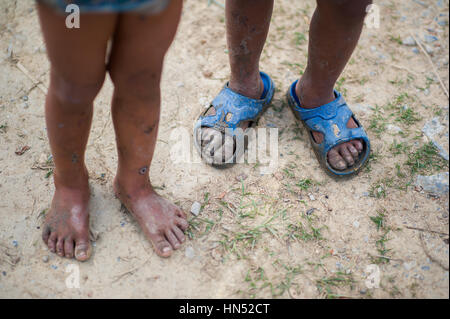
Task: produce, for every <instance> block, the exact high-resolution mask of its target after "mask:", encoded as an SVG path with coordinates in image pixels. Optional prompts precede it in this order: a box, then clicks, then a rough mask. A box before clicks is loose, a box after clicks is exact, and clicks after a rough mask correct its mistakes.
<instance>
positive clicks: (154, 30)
mask: <svg viewBox="0 0 450 319" xmlns="http://www.w3.org/2000/svg"><path fill="white" fill-rule="evenodd" d="M181 7H182V1H181V0H172V1H171V3H170V5H169V6H168V8H167V9H166V10H165V11H164V12H162V13H161V14H159V15H149V16H143V15H138V14H122V15H120V17H119V21H118V27H117V31H116V34H115V38H114V44H113V48H112V54H111V60H110V61H111V62H110V67H109V69H110V74H111V78H112V80H113V82H114V85H115V90H114V98H113V103H112V113H113V121H114V127H115V130H116V135H117V148H118V153H119V165H118V170H117V176H116V179H115V182H114V187H115V192H116V195H117V196H118V197H119V199H120V200H121V201H122V203H123V204H124V205H125V206H126V207H127V208H128V210H129V211H130V212H131V213H132V215H133V216H134V217H135V218H136V220H137V221H138V222H139V224H140V226H141V227H142V229H143V231H144V233H145V235H146V236H147V237H148V239H149V240H150V241H151V242H152V244H153V246H154V248H155V251H156V253H157V254H158V255H160V256H162V257H168V256H170V255H171V254H172V252H173V249H178V248H179V247H180V246H181V243H182V242H183V241H184V240H185V237H184V230H186V228H187V226H188V224H187V221H186V215H185V214H184V212H182V211H181V210H180V209H179V208H178V207H176V206H175V205H173V204H172V203H170V202H169V201H167V200H165V199H163V198H162V197H160V196H159V195H158V194H156V192H155V191H154V190H153V188H152V185H151V183H150V179H149V168H150V163H151V160H152V157H153V151H154V148H155V143H156V137H157V132H158V123H159V114H160V78H161V71H162V67H163V60H164V56H165V54H166V51H167V49H168V48H169V46H170V44H171V43H172V40H173V37H174V35H175V32H176V29H177V25H178V21H179V17H180V13H181ZM168 165H170V163H168Z"/></svg>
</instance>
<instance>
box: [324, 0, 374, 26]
mask: <svg viewBox="0 0 450 319" xmlns="http://www.w3.org/2000/svg"><path fill="white" fill-rule="evenodd" d="M370 4H372V0H317V7H318V9H319V10H321V9H322V10H326V11H327V12H329V13H330V14H333V15H334V16H336V17H337V18H338V19H341V20H342V22H345V23H360V22H361V21H363V20H364V18H365V16H366V10H367V7H368V6H369V5H370Z"/></svg>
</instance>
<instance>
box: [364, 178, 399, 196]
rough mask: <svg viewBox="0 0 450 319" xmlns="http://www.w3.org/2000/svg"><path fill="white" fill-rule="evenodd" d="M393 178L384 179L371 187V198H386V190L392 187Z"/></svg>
mask: <svg viewBox="0 0 450 319" xmlns="http://www.w3.org/2000/svg"><path fill="white" fill-rule="evenodd" d="M392 182H393V179H392V178H383V179H380V180H378V181H377V182H375V183H374V184H372V185H371V186H370V189H369V196H371V197H375V198H381V197H386V195H387V194H386V190H387V188H388V187H391V186H392Z"/></svg>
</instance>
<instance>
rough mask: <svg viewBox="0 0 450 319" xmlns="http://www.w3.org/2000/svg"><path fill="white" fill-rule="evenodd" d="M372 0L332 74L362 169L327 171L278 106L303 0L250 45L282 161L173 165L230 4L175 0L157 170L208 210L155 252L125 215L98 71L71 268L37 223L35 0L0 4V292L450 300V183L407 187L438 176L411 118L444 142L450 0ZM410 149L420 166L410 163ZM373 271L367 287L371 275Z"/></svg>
mask: <svg viewBox="0 0 450 319" xmlns="http://www.w3.org/2000/svg"><path fill="white" fill-rule="evenodd" d="M376 2H377V4H378V6H379V8H380V17H381V23H380V28H379V29H374V28H372V29H371V28H366V29H365V30H364V32H363V35H362V38H361V41H360V43H359V45H358V47H357V49H356V51H355V53H354V55H353V58H352V60H351V62H350V63H349V65H348V67H347V68H346V70H345V72H344V74H343V78H342V79H341V80H340V83H339V88H340V90H341V91H343V92H345V95H346V98H347V101H348V102H349V104H350V105H353V106H354V107H353V109H354V110H355V113H356V114H357V116H358V117H359V119H360V121H361V122H362V124H363V125H364V126H365V127H366V128H367V131H368V133H369V135H370V138H371V141H372V147H373V155H372V157H371V161H370V165H369V166H368V167H367V168H366V169H365V170H364V171H363V172H362V173H361V174H359V175H358V176H357V177H355V178H353V179H350V180H344V181H335V180H334V179H332V178H330V177H328V176H327V175H326V174H325V173H324V172H323V171H322V170H321V169H320V167H319V165H318V163H317V161H316V159H315V157H314V154H313V152H312V151H311V148H310V146H309V141H308V139H307V135H306V134H305V132H304V131H303V129H302V128H301V126H299V125H298V123H297V122H296V120H295V118H294V116H293V115H292V113H291V112H290V110H289V109H288V107H287V106H286V102H285V100H284V92H285V91H286V89H287V88H288V86H289V84H290V83H291V82H292V81H293V80H294V79H295V78H296V77H297V76H298V74H299V73H300V72H301V71H302V70H303V69H304V66H305V64H306V53H307V38H308V36H307V30H308V25H309V21H310V17H311V15H312V12H313V9H314V1H311V0H305V1H288V0H277V1H276V5H275V11H274V15H273V23H272V25H271V30H270V35H269V38H268V42H267V45H266V47H265V49H264V52H263V56H262V62H261V68H262V70H265V71H267V72H269V73H270V75H271V76H272V77H273V79H274V81H275V82H276V85H277V88H278V90H277V92H276V95H275V99H274V102H273V105H272V107H271V108H269V110H268V111H267V112H266V114H265V115H264V116H263V118H262V120H261V121H260V123H259V126H260V127H278V128H279V132H280V136H279V158H278V159H279V161H278V166H277V167H276V170H275V171H274V172H273V173H271V174H265V175H261V173H260V169H259V168H260V166H259V165H255V164H240V165H236V166H234V167H233V168H230V169H227V170H217V169H214V168H211V167H208V166H207V165H205V164H203V163H190V164H186V163H173V162H171V161H170V160H168V159H169V158H170V145H172V144H173V143H175V142H176V141H175V140H173V139H171V133H172V132H173V130H174V129H175V128H178V129H179V128H184V129H186V130H187V131H188V132H189V133H191V132H192V125H193V121H194V120H195V118H196V117H197V115H198V114H199V112H200V111H201V109H202V108H203V107H204V105H205V104H207V103H208V102H209V101H210V100H211V99H212V98H213V97H214V96H215V94H217V92H218V91H219V90H220V88H221V86H222V85H223V83H224V82H225V81H226V79H227V77H228V74H229V67H228V59H227V51H226V42H225V25H224V10H223V9H222V8H221V7H220V6H217V5H211V6H208V1H206V0H202V1H200V0H198V1H197V0H186V2H185V8H184V13H183V18H182V22H181V26H180V28H179V31H178V34H177V38H176V40H175V42H174V44H173V46H172V48H171V50H170V52H169V54H168V56H167V59H166V65H165V70H164V76H163V81H162V92H163V103H162V110H163V111H162V117H161V125H160V130H159V137H158V144H157V147H156V152H155V157H154V160H153V165H152V167H151V179H152V181H153V182H154V184H155V185H157V186H158V187H159V188H160V193H161V194H163V195H164V196H166V197H167V198H170V199H171V200H173V201H174V202H176V203H178V204H179V205H181V207H182V208H183V209H184V210H186V211H187V212H188V211H189V210H190V208H191V205H192V203H193V202H194V201H198V202H200V203H201V204H202V206H203V208H202V211H201V213H200V215H199V217H197V218H194V217H193V216H192V215H191V217H190V219H191V220H190V223H191V228H190V230H189V234H190V239H189V240H188V241H187V243H186V244H185V245H184V246H183V248H182V249H181V250H179V251H177V252H176V253H175V254H174V255H173V256H172V257H171V258H170V259H161V258H159V257H158V256H156V254H155V253H154V252H153V251H152V248H151V245H150V244H149V243H148V242H147V241H146V240H145V238H144V236H143V234H142V233H141V232H140V230H139V229H138V227H137V225H136V223H135V222H133V221H132V219H131V218H130V217H129V216H128V215H127V214H126V213H125V212H124V211H123V210H121V205H120V203H119V201H118V200H117V199H115V198H114V196H113V191H112V186H111V182H112V179H113V177H114V172H115V169H116V161H117V154H116V150H115V142H114V132H113V128H112V124H111V116H110V108H109V103H110V97H111V92H112V85H111V82H110V80H109V79H108V81H107V82H106V84H105V86H104V88H103V89H102V91H101V93H100V95H99V96H98V98H97V100H96V103H95V104H96V105H95V118H94V122H93V127H92V132H91V136H90V140H89V145H88V150H87V163H88V167H89V170H90V175H91V177H92V178H91V187H92V193H93V194H92V200H91V228H92V232H93V237H94V238H95V243H94V245H95V247H94V254H93V258H92V259H91V260H90V261H88V262H85V263H78V262H76V261H71V260H67V259H61V258H59V257H57V256H55V255H52V254H50V253H49V252H48V250H47V248H46V246H45V245H44V244H43V242H42V240H41V230H40V229H39V228H40V225H41V223H42V216H43V214H44V213H45V210H46V209H48V207H49V203H50V200H51V197H52V193H53V189H54V187H53V184H52V179H51V176H49V175H51V166H52V164H51V161H48V159H49V155H50V150H49V145H48V142H47V137H46V130H45V123H44V107H43V106H44V98H45V94H44V93H43V91H42V90H41V88H44V87H45V86H46V85H47V84H48V75H49V74H48V71H49V64H48V62H47V58H46V55H45V49H44V45H43V41H42V36H41V33H40V29H39V27H38V19H37V14H36V10H35V9H34V4H33V1H32V0H21V1H12V0H0V39H1V40H0V70H1V72H0V163H1V166H0V194H1V196H0V198H1V199H0V297H2V298H6V297H14V298H36V297H43V298H54V297H56V298H67V297H75V298H102V297H106V298H111V297H126V298H137V297H149V298H236V297H249V298H252V297H257V298H259V297H262V298H272V297H275V298H326V297H329V298H333V297H338V298H448V297H449V295H448V291H449V290H448V289H449V273H448V258H449V257H448V193H447V194H444V195H441V196H436V195H433V194H429V193H427V192H425V191H423V190H422V189H421V188H420V187H415V186H414V181H415V176H416V175H417V174H422V175H431V174H435V173H438V172H445V171H448V162H446V161H444V160H442V159H441V158H440V157H439V156H438V155H435V154H432V155H430V156H429V157H426V155H424V154H425V153H424V152H423V146H424V145H429V144H428V143H429V140H428V138H427V137H426V136H425V135H424V134H423V133H422V128H423V126H424V124H425V123H427V122H428V121H430V120H431V119H432V118H437V120H438V121H439V123H440V124H441V126H442V127H443V129H442V130H441V132H440V134H439V135H438V136H437V137H436V138H437V140H438V141H439V143H440V145H441V146H443V147H444V148H445V149H446V151H447V153H448V98H447V96H446V95H445V93H444V90H443V88H442V87H441V85H440V83H439V79H438V77H437V76H436V74H435V73H434V71H433V66H434V67H435V68H436V69H437V73H438V74H439V76H440V77H441V78H442V81H443V83H444V86H445V87H446V88H448V81H449V79H448V13H447V12H448V6H449V4H448V0H445V1H435V0H422V1H406V0H402V1H388V0H380V1H376ZM411 33H412V34H413V35H414V36H415V37H416V38H417V39H419V41H421V43H423V45H427V47H426V50H428V52H429V56H430V58H431V62H430V60H428V58H427V56H426V55H425V54H424V53H423V52H422V50H421V49H420V47H418V46H408V45H405V44H403V43H402V39H404V38H406V37H408V36H410V34H411ZM425 35H428V38H426V37H425ZM430 35H431V36H435V37H436V38H437V40H436V41H432V40H430V37H429V36H430ZM427 39H428V41H430V42H427ZM32 78H34V80H33V79H32ZM38 81H39V82H41V85H36V83H37V82H38ZM405 105H406V106H405ZM407 110H411V111H412V112H411V111H407ZM191 145H192V143H191ZM24 146H28V147H29V149H28V150H26V151H25V152H24V153H23V154H22V155H18V154H16V151H20V150H21V149H22V148H23V147H24ZM23 150H24V149H22V151H23ZM18 153H19V154H20V153H21V152H18ZM408 159H410V161H409V163H411V161H412V160H415V162H414V163H422V164H423V165H422V166H421V167H420V168H419V169H418V170H412V169H411V167H412V166H411V165H408V164H407V163H408ZM239 180H242V182H240V181H239ZM412 228H418V229H420V230H417V229H412ZM70 265H76V266H78V269H79V275H80V280H79V284H80V287H79V288H68V286H67V285H66V280H67V278H68V277H69V276H70V275H71V274H72V275H73V274H76V273H75V272H74V270H73V269H75V268H71V267H74V266H70ZM369 265H374V266H369ZM76 266H75V267H76ZM368 266H369V268H367V267H368ZM371 269H372V270H371ZM377 274H379V275H380V276H379V279H380V281H379V285H376V284H377V278H376V277H377ZM372 278H374V280H373V282H374V286H375V287H372V286H373V285H371V284H370V283H369V284H367V281H370V280H371V279H372ZM69 287H70V286H69ZM371 287H372V288H371Z"/></svg>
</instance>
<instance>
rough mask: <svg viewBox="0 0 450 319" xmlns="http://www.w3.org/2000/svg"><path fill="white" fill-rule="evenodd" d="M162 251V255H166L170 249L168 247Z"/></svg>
mask: <svg viewBox="0 0 450 319" xmlns="http://www.w3.org/2000/svg"><path fill="white" fill-rule="evenodd" d="M162 251H163V253H168V252H169V251H170V248H169V247H164V248H163V250H162Z"/></svg>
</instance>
